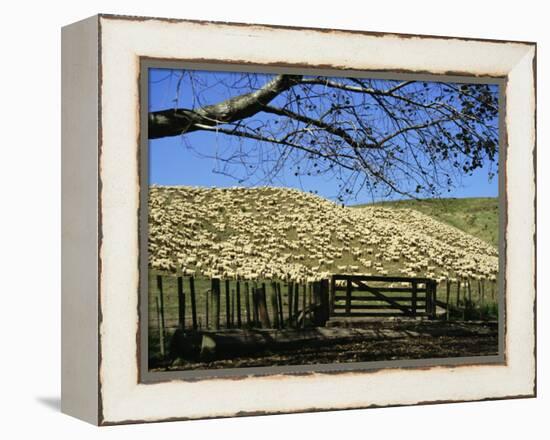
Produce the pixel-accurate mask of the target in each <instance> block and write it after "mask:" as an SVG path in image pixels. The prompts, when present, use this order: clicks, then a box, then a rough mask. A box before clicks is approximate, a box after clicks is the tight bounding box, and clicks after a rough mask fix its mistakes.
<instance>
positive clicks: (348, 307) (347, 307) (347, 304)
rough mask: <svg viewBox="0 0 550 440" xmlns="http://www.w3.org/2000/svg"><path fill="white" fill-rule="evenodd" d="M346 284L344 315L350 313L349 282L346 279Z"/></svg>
mask: <svg viewBox="0 0 550 440" xmlns="http://www.w3.org/2000/svg"><path fill="white" fill-rule="evenodd" d="M346 281H347V283H346V315H349V314H350V313H351V280H350V279H349V278H348V279H347V280H346Z"/></svg>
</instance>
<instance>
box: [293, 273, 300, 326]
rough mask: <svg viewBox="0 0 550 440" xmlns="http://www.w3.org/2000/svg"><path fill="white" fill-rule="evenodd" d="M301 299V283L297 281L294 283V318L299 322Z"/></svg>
mask: <svg viewBox="0 0 550 440" xmlns="http://www.w3.org/2000/svg"><path fill="white" fill-rule="evenodd" d="M299 300H300V285H299V284H298V283H297V282H296V283H294V313H293V315H294V320H295V323H296V324H298V302H299Z"/></svg>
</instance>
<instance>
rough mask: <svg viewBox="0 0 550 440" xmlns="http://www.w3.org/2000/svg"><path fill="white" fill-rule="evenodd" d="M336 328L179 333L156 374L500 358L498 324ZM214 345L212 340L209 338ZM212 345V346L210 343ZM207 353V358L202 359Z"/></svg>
mask: <svg viewBox="0 0 550 440" xmlns="http://www.w3.org/2000/svg"><path fill="white" fill-rule="evenodd" d="M353 325H354V327H353V328H345V325H343V326H342V327H343V328H342V327H340V326H339V327H338V328H335V329H332V330H334V331H332V330H331V329H325V330H321V329H310V330H306V331H293V332H289V331H286V332H283V333H282V332H280V331H279V332H274V331H265V330H264V331H261V330H255V331H242V330H241V331H238V330H232V331H230V332H226V331H220V332H209V333H208V335H207V336H208V338H212V340H213V341H215V342H216V343H215V344H213V345H210V346H209V347H207V348H209V349H208V350H207V351H206V352H204V349H203V348H204V344H203V342H202V340H203V336H204V333H203V334H201V333H198V332H196V333H194V334H192V335H189V334H183V333H181V332H180V333H176V334H175V337H174V338H173V340H172V345H171V356H170V357H171V359H170V360H162V359H151V360H150V368H151V369H152V370H153V371H155V370H156V371H166V370H196V369H219V368H242V367H263V366H278V365H307V364H321V363H346V362H370V361H386V360H406V359H428V358H449V357H467V356H468V357H469V356H488V355H497V354H498V327H497V324H496V323H495V322H454V323H449V322H438V321H435V322H434V321H414V320H411V321H378V322H375V321H371V322H369V321H365V322H363V323H362V324H361V323H357V322H355V323H353ZM209 340H210V339H209ZM207 345H208V344H207ZM201 349H202V355H201Z"/></svg>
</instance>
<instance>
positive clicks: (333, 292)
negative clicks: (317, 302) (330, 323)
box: [329, 275, 336, 316]
mask: <svg viewBox="0 0 550 440" xmlns="http://www.w3.org/2000/svg"><path fill="white" fill-rule="evenodd" d="M335 296H336V279H335V278H334V275H333V276H332V278H331V280H330V309H329V316H332V314H333V313H334V301H335V299H334V297H335Z"/></svg>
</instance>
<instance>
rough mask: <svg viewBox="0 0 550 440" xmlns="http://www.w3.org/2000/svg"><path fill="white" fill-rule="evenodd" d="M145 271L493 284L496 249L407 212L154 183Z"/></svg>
mask: <svg viewBox="0 0 550 440" xmlns="http://www.w3.org/2000/svg"><path fill="white" fill-rule="evenodd" d="M149 265H150V267H152V268H154V269H156V270H159V271H162V272H167V273H174V274H183V275H196V276H204V277H209V278H222V279H242V280H259V279H261V280H269V279H273V280H283V281H295V282H305V281H308V282H311V281H317V280H320V279H325V278H328V277H329V276H330V275H331V274H333V273H339V274H345V273H351V274H362V275H394V276H411V277H413V276H418V277H429V278H434V279H436V280H438V281H442V280H445V279H447V278H448V279H450V280H451V281H456V280H461V279H467V278H469V279H489V280H495V279H496V276H497V273H498V251H497V249H496V248H495V247H494V246H492V245H490V244H488V243H485V242H484V241H482V240H480V239H478V238H475V237H473V236H470V235H468V234H466V233H464V232H462V231H460V230H458V229H456V228H454V227H452V226H449V225H447V224H444V223H441V222H438V221H436V220H434V219H433V218H431V217H428V216H426V215H424V214H421V213H419V212H417V211H414V210H410V209H396V208H383V207H379V206H369V207H362V208H353V207H345V206H341V205H338V204H335V203H333V202H331V201H329V200H326V199H324V198H321V197H319V196H316V195H313V194H310V193H305V192H302V191H298V190H294V189H288V188H274V187H258V188H199V187H184V186H172V187H170V186H152V187H151V188H150V192H149Z"/></svg>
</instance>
